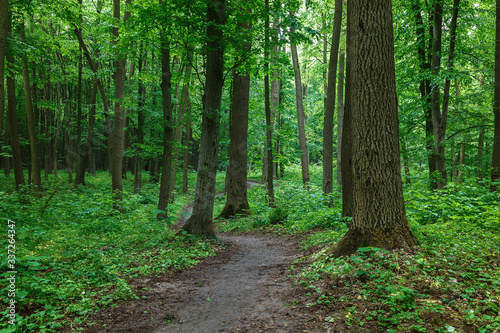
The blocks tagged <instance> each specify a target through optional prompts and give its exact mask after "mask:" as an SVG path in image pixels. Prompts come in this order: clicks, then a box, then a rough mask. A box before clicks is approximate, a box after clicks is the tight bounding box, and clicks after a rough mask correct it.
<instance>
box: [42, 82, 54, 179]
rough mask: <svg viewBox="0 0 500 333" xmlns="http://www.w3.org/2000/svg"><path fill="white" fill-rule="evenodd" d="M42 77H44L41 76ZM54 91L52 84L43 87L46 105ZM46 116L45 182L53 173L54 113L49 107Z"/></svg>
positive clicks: (46, 109)
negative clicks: (52, 129) (51, 91)
mask: <svg viewBox="0 0 500 333" xmlns="http://www.w3.org/2000/svg"><path fill="white" fill-rule="evenodd" d="M40 77H42V76H41V75H40ZM51 89H52V85H51V84H50V82H46V83H45V85H44V87H43V98H44V100H45V103H46V105H48V103H49V101H50V90H51ZM43 115H44V126H45V128H44V136H45V138H44V139H45V144H44V146H45V147H44V148H45V149H44V150H45V154H44V155H45V156H44V158H45V161H44V169H45V170H44V178H45V180H48V179H49V174H50V173H51V172H52V138H51V130H50V129H51V127H52V112H51V110H50V108H48V107H47V106H45V107H44V110H43Z"/></svg>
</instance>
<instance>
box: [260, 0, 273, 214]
mask: <svg viewBox="0 0 500 333" xmlns="http://www.w3.org/2000/svg"><path fill="white" fill-rule="evenodd" d="M264 7H265V8H266V20H265V27H264V29H265V32H264V34H265V35H264V72H265V74H264V108H265V113H266V145H265V149H264V150H265V154H264V158H265V163H263V166H264V171H265V173H266V175H265V177H262V178H263V179H262V180H263V181H264V178H265V181H266V183H267V199H268V204H269V206H270V207H274V177H273V175H274V172H273V122H272V116H271V100H270V97H271V96H270V91H269V72H270V69H269V60H270V59H269V49H270V48H271V45H270V44H271V43H270V29H271V27H270V19H269V15H270V10H269V0H265V1H264Z"/></svg>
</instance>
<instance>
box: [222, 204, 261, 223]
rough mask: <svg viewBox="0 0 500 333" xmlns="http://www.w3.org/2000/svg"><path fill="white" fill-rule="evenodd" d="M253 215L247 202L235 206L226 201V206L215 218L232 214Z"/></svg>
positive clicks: (228, 216)
mask: <svg viewBox="0 0 500 333" xmlns="http://www.w3.org/2000/svg"><path fill="white" fill-rule="evenodd" d="M249 215H253V213H252V211H251V210H250V205H249V204H248V202H246V203H241V204H240V205H239V206H235V205H233V204H230V203H226V206H225V207H224V209H223V210H222V212H220V214H219V216H217V218H218V219H219V218H225V219H227V218H230V217H234V216H249Z"/></svg>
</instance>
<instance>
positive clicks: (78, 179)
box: [75, 82, 97, 186]
mask: <svg viewBox="0 0 500 333" xmlns="http://www.w3.org/2000/svg"><path fill="white" fill-rule="evenodd" d="M96 100H97V83H96V82H94V85H93V88H92V92H91V94H90V110H89V123H88V129H87V140H86V141H85V145H84V147H83V149H82V152H83V153H82V156H81V157H80V160H79V164H78V167H77V170H76V176H75V186H77V185H86V184H85V171H86V170H87V166H88V164H89V158H90V155H91V154H92V148H93V145H94V125H95V111H96Z"/></svg>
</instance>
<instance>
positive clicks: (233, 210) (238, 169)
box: [219, 8, 252, 218]
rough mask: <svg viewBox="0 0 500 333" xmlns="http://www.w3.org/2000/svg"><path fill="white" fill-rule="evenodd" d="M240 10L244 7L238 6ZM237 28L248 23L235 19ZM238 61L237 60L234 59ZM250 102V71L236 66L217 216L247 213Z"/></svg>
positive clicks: (247, 46)
mask: <svg viewBox="0 0 500 333" xmlns="http://www.w3.org/2000/svg"><path fill="white" fill-rule="evenodd" d="M240 10H241V11H246V9H244V8H242V9H240ZM238 27H239V29H241V30H242V31H244V33H246V32H248V31H249V30H250V29H251V24H247V23H246V22H240V23H238ZM251 47H252V44H251V43H246V44H245V45H242V46H241V47H240V48H239V50H238V51H239V52H241V54H245V53H247V52H249V51H250V49H251ZM236 62H237V64H238V62H239V60H238V59H236ZM249 104H250V75H249V74H248V73H246V72H244V71H242V70H241V69H240V68H239V66H237V67H236V68H235V72H234V78H233V94H232V106H233V107H232V114H231V119H230V122H231V124H230V127H229V128H230V133H229V135H230V139H231V145H230V147H229V167H228V173H227V175H226V177H227V182H226V184H227V186H226V192H227V200H226V205H225V206H224V209H223V210H222V212H221V213H220V214H219V216H220V217H225V218H227V217H230V216H235V215H248V214H250V213H251V211H250V205H249V204H248V198H247V150H248V148H247V138H248V112H249Z"/></svg>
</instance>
